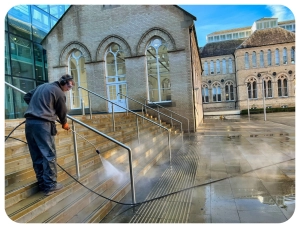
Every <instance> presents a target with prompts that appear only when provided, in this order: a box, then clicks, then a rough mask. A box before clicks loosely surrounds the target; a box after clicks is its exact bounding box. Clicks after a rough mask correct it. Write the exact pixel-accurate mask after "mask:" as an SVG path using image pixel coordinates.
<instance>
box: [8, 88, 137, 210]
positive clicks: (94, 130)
mask: <svg viewBox="0 0 300 228" xmlns="http://www.w3.org/2000/svg"><path fill="white" fill-rule="evenodd" d="M5 84H6V85H7V86H9V87H11V88H12V89H14V90H17V91H19V92H21V93H23V94H26V92H24V91H23V90H21V89H19V88H17V87H15V86H13V85H11V84H10V83H7V82H5ZM67 118H69V119H71V120H72V125H73V126H74V122H76V123H78V124H80V125H82V126H84V127H86V128H88V129H89V130H91V131H93V132H95V133H97V134H99V135H101V136H103V137H104V138H106V139H108V140H110V141H112V142H114V143H116V144H117V145H119V146H121V147H123V148H125V149H126V150H127V151H128V157H129V170H130V180H131V195H132V203H133V204H135V203H136V200H135V186H134V177H133V170H132V169H133V168H132V151H131V148H130V147H128V146H126V145H125V144H123V143H121V142H119V141H117V140H115V139H113V138H111V137H110V136H108V135H106V134H104V133H102V132H100V131H98V130H97V129H95V128H93V127H90V126H88V125H86V124H85V123H83V122H81V121H79V120H77V119H75V118H73V117H71V116H69V115H67ZM72 132H73V140H74V154H75V165H76V174H77V178H78V179H79V177H80V173H79V161H78V151H77V140H76V135H75V128H73V131H72Z"/></svg>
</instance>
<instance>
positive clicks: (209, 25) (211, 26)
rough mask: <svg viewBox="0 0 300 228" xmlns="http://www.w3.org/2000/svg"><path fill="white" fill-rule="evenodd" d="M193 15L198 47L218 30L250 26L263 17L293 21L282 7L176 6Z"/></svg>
mask: <svg viewBox="0 0 300 228" xmlns="http://www.w3.org/2000/svg"><path fill="white" fill-rule="evenodd" d="M178 6H180V7H181V8H183V9H184V10H186V11H187V12H189V13H190V14H192V15H194V16H195V17H196V18H197V20H196V21H195V28H196V33H197V38H198V45H199V46H200V47H202V46H204V45H205V43H206V36H207V35H208V34H210V33H212V32H215V31H219V30H227V29H234V28H241V27H247V26H252V25H253V23H254V21H256V20H258V19H261V18H263V17H275V18H278V21H279V22H280V21H286V20H295V16H294V14H293V12H292V11H291V10H290V8H288V7H286V6H284V5H249V4H248V5H217V4H215V5H196V4H193V5H178Z"/></svg>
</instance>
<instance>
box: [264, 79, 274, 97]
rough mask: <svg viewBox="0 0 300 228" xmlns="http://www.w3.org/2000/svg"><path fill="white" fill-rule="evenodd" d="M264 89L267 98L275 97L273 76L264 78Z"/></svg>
mask: <svg viewBox="0 0 300 228" xmlns="http://www.w3.org/2000/svg"><path fill="white" fill-rule="evenodd" d="M263 83H264V84H263V89H264V96H265V97H266V98H271V97H273V95H272V79H271V77H266V78H263Z"/></svg>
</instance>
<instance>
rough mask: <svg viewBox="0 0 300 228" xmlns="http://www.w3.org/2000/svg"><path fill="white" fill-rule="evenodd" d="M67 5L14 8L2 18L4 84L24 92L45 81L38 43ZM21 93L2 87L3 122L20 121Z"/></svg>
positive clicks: (44, 63)
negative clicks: (3, 96)
mask: <svg viewBox="0 0 300 228" xmlns="http://www.w3.org/2000/svg"><path fill="white" fill-rule="evenodd" d="M69 7H70V5H17V6H15V7H13V8H11V9H10V10H9V11H8V13H7V15H6V17H5V81H6V82H8V83H10V84H12V85H14V86H15V87H17V88H19V89H21V90H23V91H25V92H28V91H29V90H31V89H33V88H35V87H36V86H38V85H40V84H43V83H45V82H48V74H47V58H46V51H45V50H44V49H43V47H42V45H41V44H40V42H41V41H42V40H43V38H44V37H45V36H46V35H47V33H48V32H49V31H50V30H51V28H52V27H53V26H54V25H55V24H56V22H57V21H58V20H59V19H60V18H61V17H62V15H63V14H64V13H65V12H66V10H67V9H68V8H69ZM26 108H27V104H26V103H25V102H24V100H23V94H21V93H20V92H18V91H13V89H12V88H10V87H8V86H5V119H15V118H23V114H24V112H25V110H26Z"/></svg>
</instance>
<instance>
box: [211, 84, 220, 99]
mask: <svg viewBox="0 0 300 228" xmlns="http://www.w3.org/2000/svg"><path fill="white" fill-rule="evenodd" d="M212 95H213V101H216V102H220V101H221V84H220V83H219V82H215V83H214V84H213V85H212Z"/></svg>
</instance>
